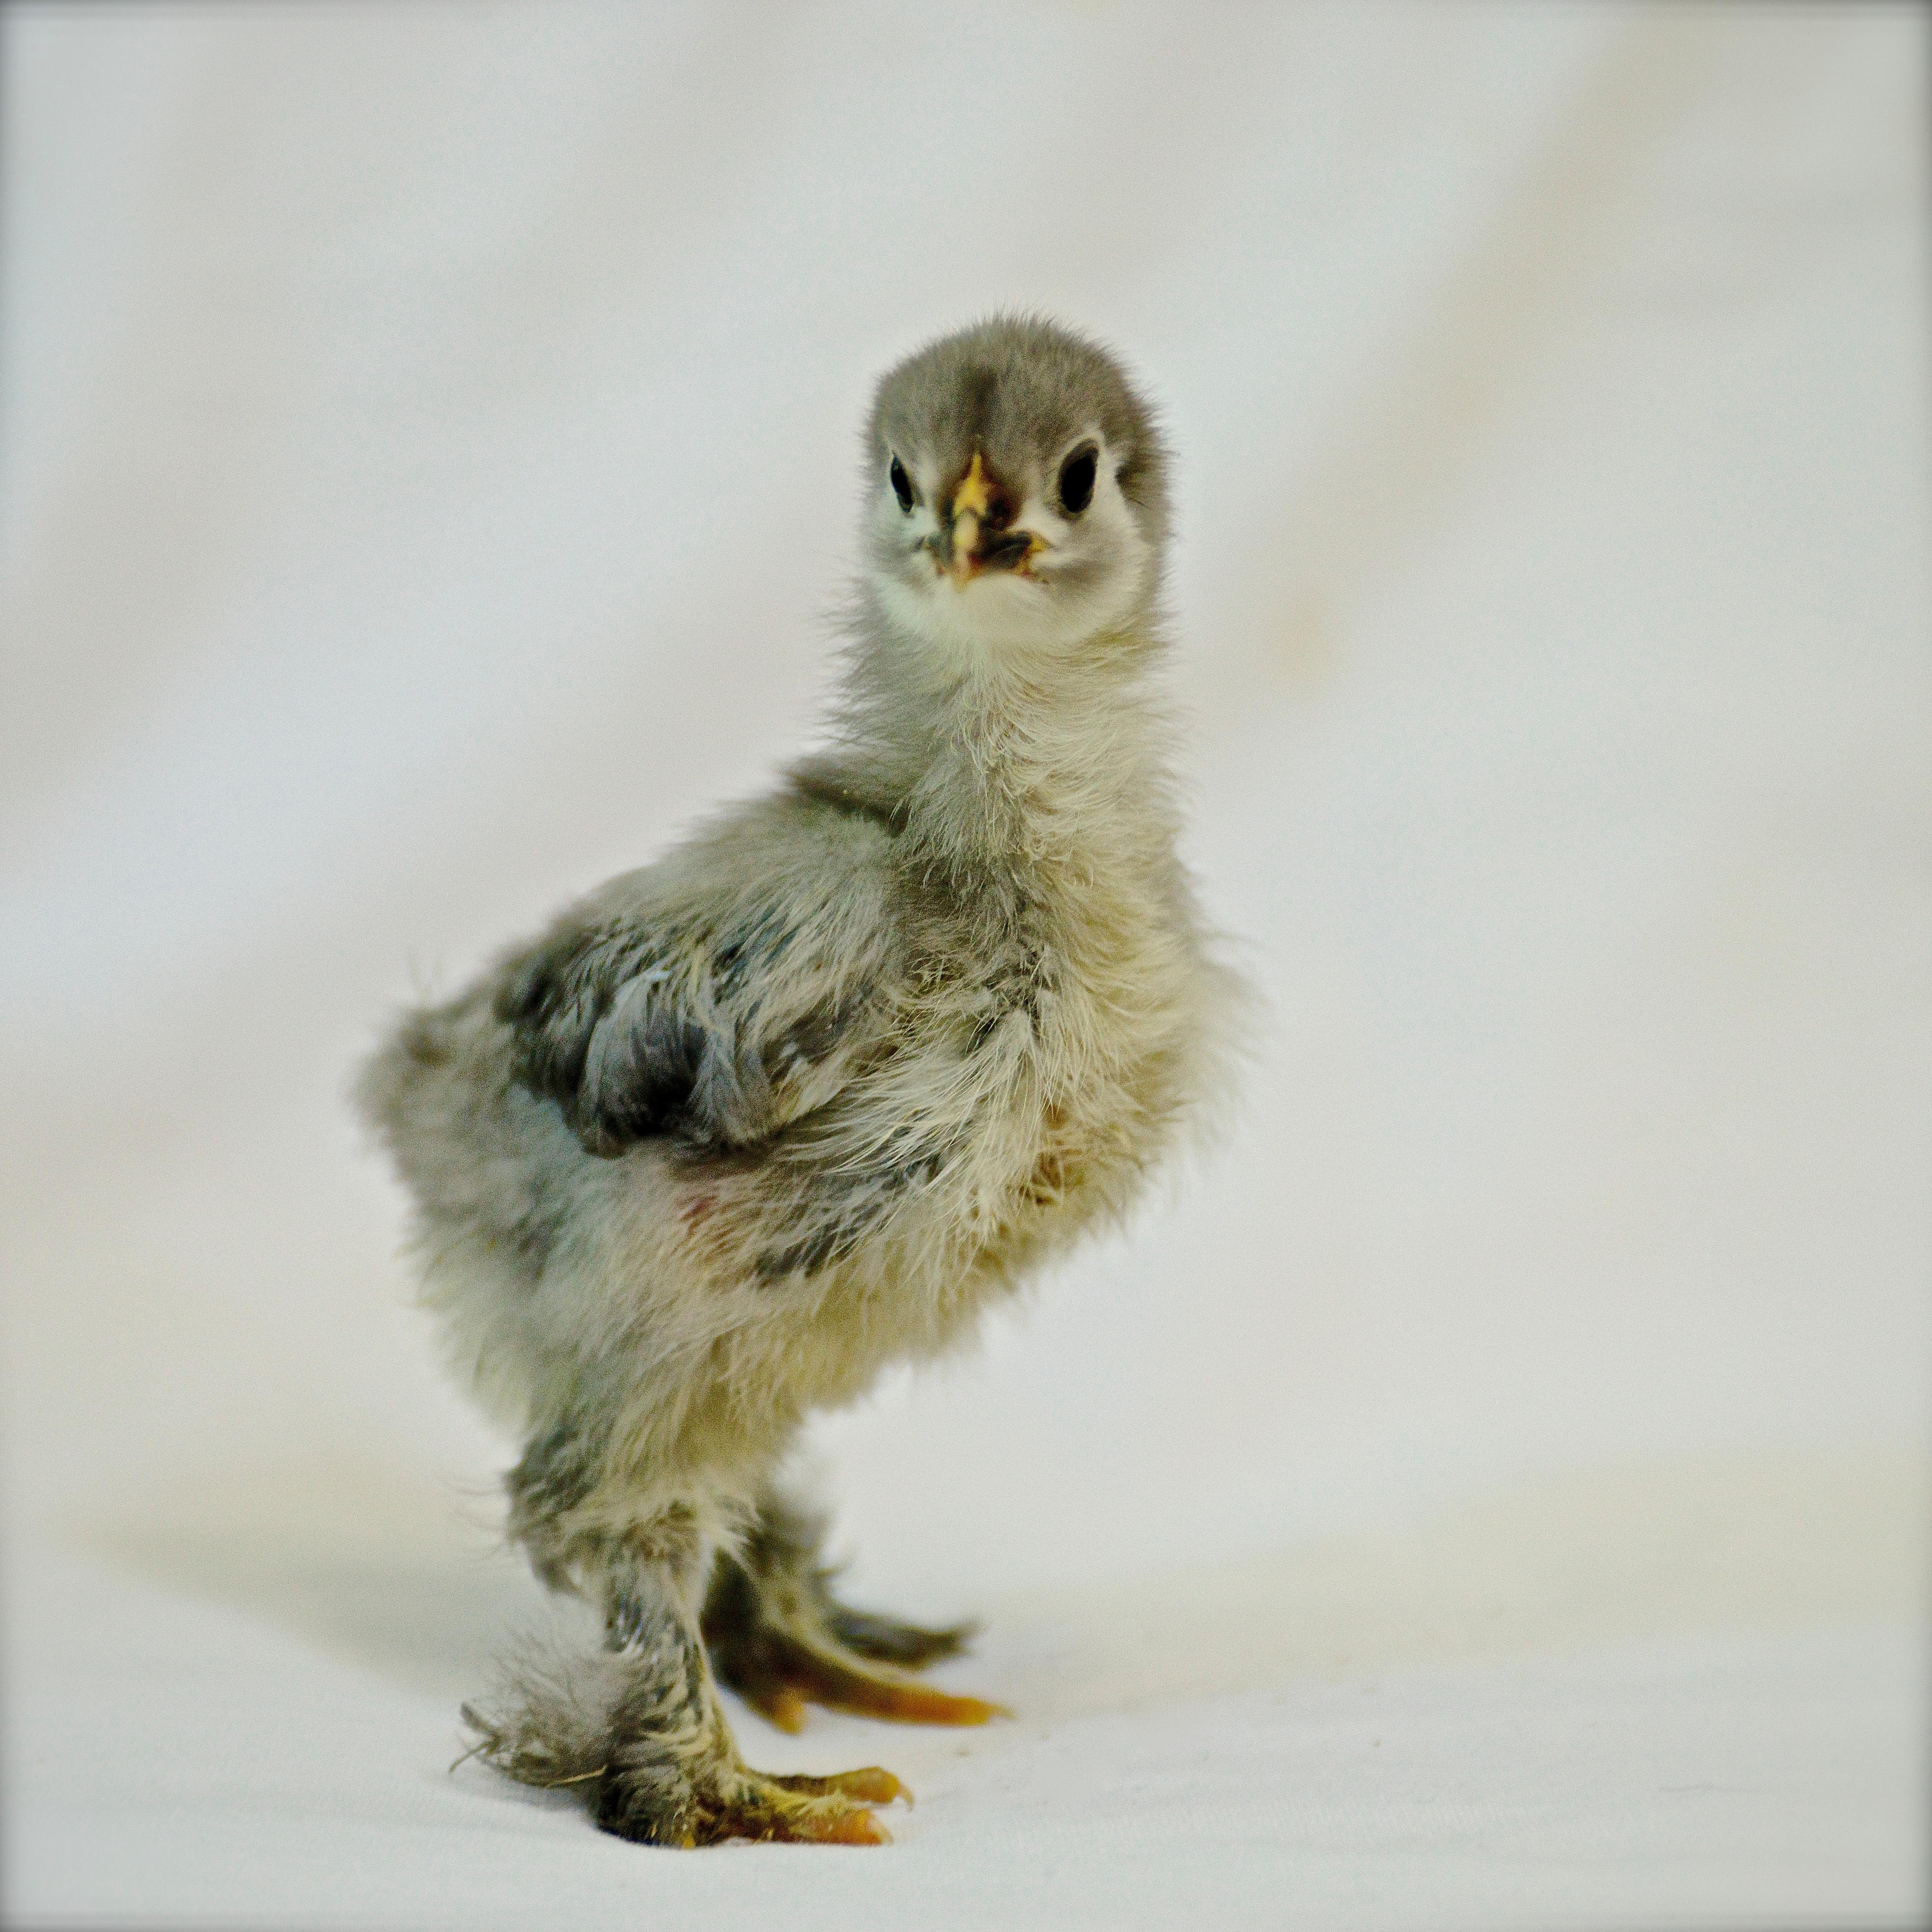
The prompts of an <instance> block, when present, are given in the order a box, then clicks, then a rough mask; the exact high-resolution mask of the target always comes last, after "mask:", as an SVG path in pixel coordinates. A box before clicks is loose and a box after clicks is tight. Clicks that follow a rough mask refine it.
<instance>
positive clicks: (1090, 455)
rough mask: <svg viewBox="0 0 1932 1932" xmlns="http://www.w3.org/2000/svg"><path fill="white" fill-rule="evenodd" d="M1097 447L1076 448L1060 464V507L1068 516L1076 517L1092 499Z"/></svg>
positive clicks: (1098, 457)
mask: <svg viewBox="0 0 1932 1932" xmlns="http://www.w3.org/2000/svg"><path fill="white" fill-rule="evenodd" d="M1099 464H1100V452H1099V451H1098V450H1097V449H1076V451H1075V452H1073V455H1071V456H1070V457H1069V458H1067V460H1066V461H1065V462H1064V463H1062V464H1061V466H1060V502H1061V508H1063V509H1064V510H1065V511H1066V512H1067V514H1068V515H1069V516H1070V517H1077V516H1079V514H1080V512H1081V511H1082V510H1084V509H1085V508H1086V507H1087V505H1088V504H1089V503H1091V502H1093V500H1094V471H1095V469H1097V467H1098V466H1099Z"/></svg>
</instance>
